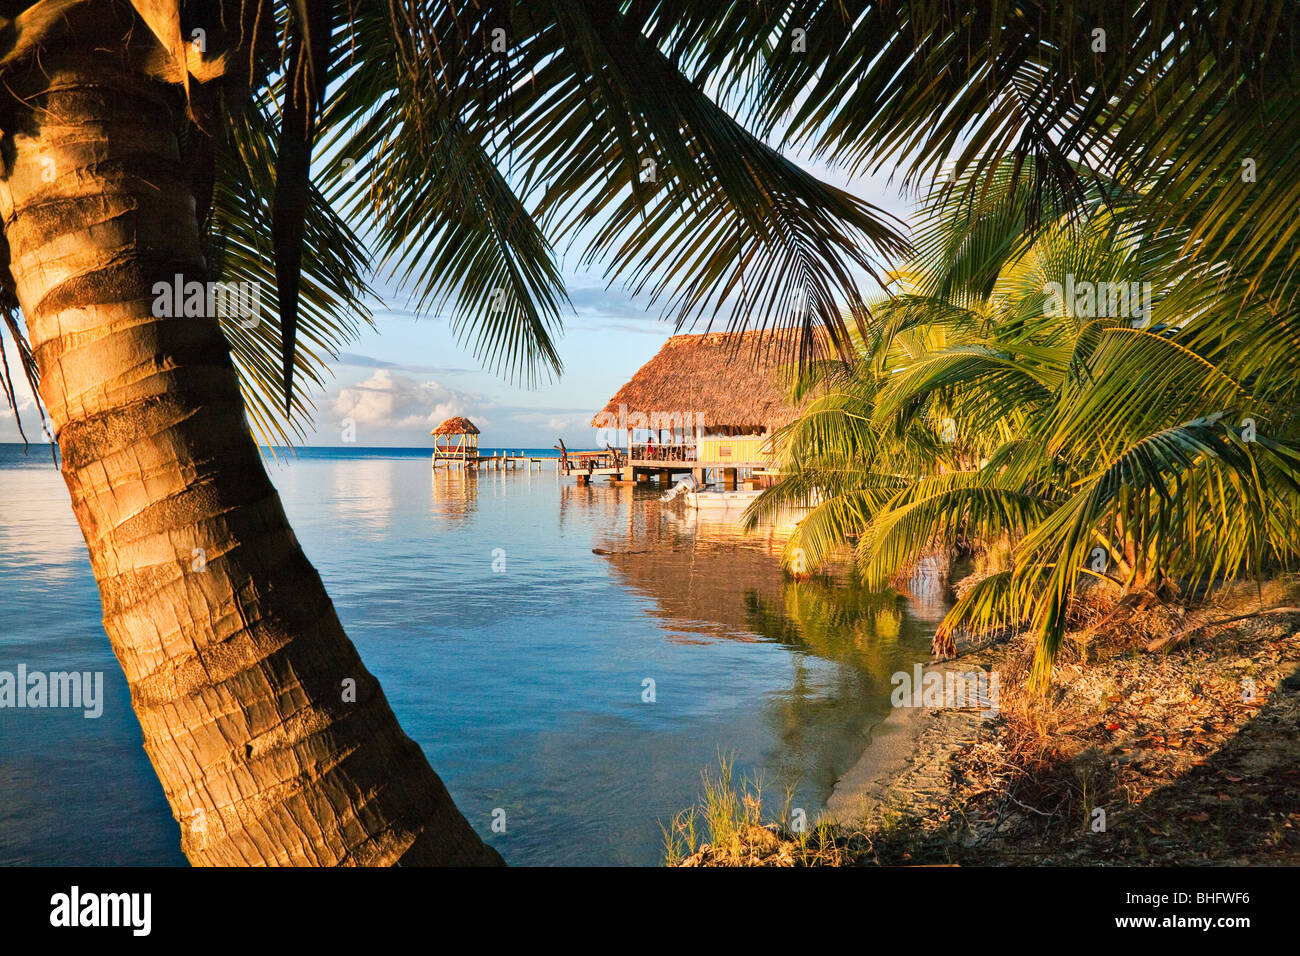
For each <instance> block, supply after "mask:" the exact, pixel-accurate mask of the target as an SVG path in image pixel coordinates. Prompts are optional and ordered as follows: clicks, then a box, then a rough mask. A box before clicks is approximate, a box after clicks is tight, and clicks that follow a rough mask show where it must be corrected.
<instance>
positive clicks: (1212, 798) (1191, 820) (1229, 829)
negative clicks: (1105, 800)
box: [1085, 664, 1300, 865]
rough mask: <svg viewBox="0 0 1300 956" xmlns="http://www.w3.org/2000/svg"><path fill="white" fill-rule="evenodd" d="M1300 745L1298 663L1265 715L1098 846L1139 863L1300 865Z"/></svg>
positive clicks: (1121, 818)
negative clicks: (1299, 754) (1299, 753)
mask: <svg viewBox="0 0 1300 956" xmlns="http://www.w3.org/2000/svg"><path fill="white" fill-rule="evenodd" d="M1298 741H1300V664H1294V665H1293V666H1292V668H1291V671H1290V673H1289V674H1288V675H1287V676H1286V677H1285V678H1283V679H1282V680H1279V681H1278V685H1277V688H1276V689H1275V690H1274V692H1273V693H1272V694H1271V695H1270V696H1269V698H1268V700H1267V702H1266V703H1265V704H1264V705H1263V706H1262V707H1261V708H1260V709H1259V712H1258V713H1256V714H1255V716H1254V717H1252V718H1251V719H1250V720H1249V721H1247V722H1246V723H1245V724H1244V725H1243V726H1242V727H1241V728H1240V729H1239V730H1238V731H1237V732H1236V733H1235V734H1233V735H1232V736H1231V737H1230V738H1228V740H1227V741H1226V742H1225V743H1224V744H1223V746H1222V747H1220V748H1219V749H1218V750H1216V751H1214V752H1213V753H1212V754H1210V755H1209V756H1208V757H1207V758H1206V759H1205V760H1204V761H1203V762H1202V763H1201V764H1200V765H1199V766H1194V767H1192V768H1191V769H1190V770H1189V771H1188V772H1186V773H1184V774H1182V775H1181V776H1179V777H1178V778H1177V779H1175V780H1174V781H1172V782H1171V783H1169V784H1168V785H1167V786H1164V787H1161V788H1160V789H1159V790H1156V791H1154V792H1152V793H1151V794H1149V795H1148V796H1147V797H1146V798H1145V799H1143V800H1142V801H1141V802H1140V803H1138V804H1136V805H1134V806H1132V807H1129V808H1125V809H1121V810H1117V812H1116V813H1114V814H1113V815H1112V817H1111V823H1112V826H1111V828H1110V832H1109V834H1107V835H1109V836H1110V837H1111V841H1110V842H1111V845H1110V846H1109V847H1097V848H1096V849H1097V850H1101V851H1102V854H1104V856H1105V857H1111V856H1119V857H1120V858H1122V859H1123V860H1124V861H1126V862H1132V863H1141V862H1146V861H1151V862H1158V863H1170V864H1173V863H1179V864H1192V865H1194V864H1198V863H1200V864H1207V863H1215V864H1230V863H1252V864H1268V863H1295V862H1297V861H1300V761H1298V760H1297V743H1298ZM1100 835H1101V834H1091V833H1090V834H1087V836H1086V837H1085V840H1086V839H1087V837H1091V836H1100ZM1094 852H1096V851H1094ZM1090 855H1092V854H1090Z"/></svg>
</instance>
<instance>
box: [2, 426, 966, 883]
mask: <svg viewBox="0 0 1300 956" xmlns="http://www.w3.org/2000/svg"><path fill="white" fill-rule="evenodd" d="M517 450H518V449H511V451H517ZM547 452H548V453H552V454H553V452H550V451H549V449H548V450H547ZM539 453H540V452H539ZM269 469H270V472H271V475H272V477H273V479H274V481H275V483H276V485H277V486H278V488H279V490H280V494H281V496H282V497H283V499H284V503H285V508H286V510H287V511H288V513H289V517H290V520H291V521H292V523H293V526H294V529H295V530H296V532H297V534H298V537H299V539H300V540H301V542H302V544H303V547H304V548H305V549H306V551H307V554H308V556H309V557H310V558H311V559H312V560H313V562H314V563H315V564H316V567H317V568H318V569H319V571H320V573H321V576H322V577H323V579H324V581H325V585H326V588H327V589H328V590H329V592H330V594H331V596H332V597H333V599H334V602H335V605H336V607H337V608H338V612H339V615H340V617H341V618H342V620H343V623H344V626H345V627H346V628H347V630H348V633H349V635H350V636H351V638H352V640H353V641H354V642H355V643H356V644H357V646H358V648H359V650H360V652H361V656H362V658H363V659H364V660H365V662H366V664H367V666H368V667H369V669H370V670H371V671H372V672H373V673H374V674H375V675H376V676H377V677H378V678H379V680H380V681H381V683H382V684H383V687H384V690H385V692H386V694H387V695H388V698H389V700H390V701H391V703H392V705H393V707H394V709H395V710H396V711H397V715H398V717H399V719H400V720H401V722H402V726H403V727H404V728H405V730H406V732H407V733H408V734H409V735H410V736H411V737H412V738H414V739H415V740H417V741H419V743H420V744H421V745H422V746H423V747H424V749H425V752H426V753H427V754H428V756H429V760H430V762H431V763H432V764H433V766H434V768H435V769H436V770H437V771H438V773H439V774H440V775H441V776H442V778H443V779H444V781H446V783H447V786H448V788H449V789H450V790H451V793H452V795H453V796H454V797H455V799H456V802H457V803H458V805H459V806H460V807H461V809H462V810H463V811H464V813H465V815H466V816H467V817H468V818H469V820H470V822H471V823H472V824H473V825H474V826H475V827H476V828H477V829H478V830H479V832H480V833H482V834H483V836H484V837H485V838H486V839H488V840H489V841H490V842H491V843H492V844H493V845H494V846H496V847H497V848H498V849H499V850H500V851H501V853H502V854H503V855H504V856H505V858H506V859H507V860H508V861H509V862H512V863H520V864H582V863H587V864H656V863H658V862H659V861H660V859H661V858H662V835H661V832H660V824H661V823H662V822H665V821H667V820H668V819H669V818H670V817H671V816H672V815H673V814H674V813H675V812H676V811H678V810H680V809H682V808H683V807H686V806H688V805H690V804H691V803H693V802H694V801H695V800H696V799H697V797H698V794H699V784H700V772H701V771H702V770H703V769H705V768H706V767H716V765H717V762H718V757H719V754H730V755H733V756H734V758H735V762H736V766H737V769H738V770H739V771H742V772H748V773H754V774H761V775H762V777H763V778H764V780H765V781H766V791H767V793H768V795H769V797H770V798H771V801H772V804H773V806H774V808H779V807H780V806H781V805H782V804H784V803H785V791H786V788H787V787H788V788H791V789H792V790H793V794H794V796H793V799H792V804H791V805H792V806H795V807H803V808H805V810H806V812H807V814H808V816H809V818H812V816H813V815H814V813H815V812H816V810H817V809H819V808H820V807H821V805H822V802H823V801H824V800H825V798H826V796H827V795H828V794H829V792H830V790H831V788H832V786H833V785H834V782H835V780H836V779H837V777H838V776H839V775H840V774H842V773H843V772H844V771H845V770H847V769H848V768H849V767H850V766H852V765H853V763H854V762H855V761H856V760H857V758H858V757H859V756H860V754H861V751H862V748H863V746H864V745H865V743H866V740H867V735H868V733H869V731H870V728H871V727H872V726H873V725H874V724H875V723H876V722H878V721H879V720H880V719H882V718H883V716H884V715H885V714H886V713H887V711H888V708H889V702H888V697H889V689H890V685H889V675H890V674H892V673H894V672H895V671H897V670H903V669H907V668H910V665H911V664H912V663H913V662H914V661H918V660H923V659H925V658H926V656H927V652H928V647H929V637H930V634H931V633H932V631H933V628H934V626H935V624H936V623H937V621H938V619H939V617H941V616H942V612H943V610H944V605H943V604H942V603H941V602H940V601H938V600H934V601H928V602H924V601H916V600H903V599H902V598H897V597H885V596H878V595H870V594H865V593H862V592H859V591H857V590H854V589H851V588H848V587H842V586H830V585H827V584H824V583H818V582H804V583H795V582H791V581H788V580H786V578H785V577H784V575H783V574H782V572H781V571H780V568H779V563H778V555H779V552H780V547H781V538H780V535H779V534H778V533H777V532H776V531H774V530H763V531H760V532H758V533H757V534H755V535H752V536H741V535H739V534H738V533H737V532H735V531H734V530H732V528H731V527H730V525H729V524H728V523H727V522H725V521H723V520H720V519H710V520H706V521H704V522H701V521H699V520H697V519H696V518H694V517H693V516H692V515H691V514H690V513H689V512H684V511H682V510H681V508H680V505H678V506H667V505H663V504H661V503H660V502H659V501H658V500H657V497H658V494H657V491H655V490H654V489H648V488H636V489H633V488H626V487H610V486H607V485H605V484H603V483H598V484H596V485H593V486H591V487H578V486H577V485H576V484H574V483H573V482H572V481H570V480H566V479H559V478H557V476H556V475H555V473H554V471H553V470H551V469H549V468H548V469H547V470H545V471H542V472H540V473H539V472H536V471H533V472H528V471H523V470H519V471H484V472H479V473H477V474H475V473H473V472H471V473H470V474H468V475H466V474H463V473H461V472H460V471H459V470H453V471H451V472H445V471H441V470H440V471H439V472H438V473H436V474H434V473H431V470H430V467H429V458H428V453H427V451H426V450H423V449H412V450H401V449H358V448H347V449H308V450H305V451H304V452H302V453H301V454H300V455H299V456H298V457H296V458H295V457H290V456H284V455H282V456H281V457H280V458H279V459H278V460H275V461H271V463H270V464H269ZM0 488H2V489H3V494H0V670H8V671H14V670H15V669H16V666H17V664H19V663H23V664H26V665H27V668H28V670H29V672H30V671H35V670H46V671H49V670H69V669H77V670H90V671H96V670H102V671H103V672H104V680H105V698H106V700H105V704H104V714H103V716H102V717H101V718H99V719H85V718H84V717H83V716H82V714H81V712H80V711H73V710H53V709H46V710H15V709H7V708H6V709H0V863H35V864H60V863H68V864H183V863H184V858H183V857H182V856H181V854H180V851H179V831H178V829H177V827H176V825H175V823H174V821H173V820H172V818H171V814H170V810H169V809H168V807H167V805H166V802H165V801H164V800H163V797H162V792H161V788H160V787H159V785H158V783H157V780H156V779H155V778H154V775H153V772H152V769H151V768H150V766H149V763H148V761H147V759H146V757H145V755H144V752H143V750H142V748H141V739H140V731H139V727H138V725H137V723H136V720H135V717H134V715H133V714H132V712H131V709H130V701H129V695H128V693H127V690H126V685H125V680H124V679H123V678H122V676H121V673H120V671H119V670H118V669H117V665H116V661H115V659H114V658H113V655H112V652H111V650H110V648H109V646H108V641H107V638H106V637H105V636H104V633H103V629H102V627H101V625H100V619H99V616H100V610H99V601H98V596H97V593H96V590H95V586H94V581H93V579H92V577H91V574H90V568H89V564H88V562H87V560H86V555H85V546H84V544H83V542H82V539H81V535H80V532H79V531H78V529H77V526H76V524H75V522H74V520H73V517H72V513H71V509H70V508H69V506H68V500H67V492H66V489H65V488H64V486H63V482H62V479H61V478H60V476H59V474H58V472H57V471H56V470H55V469H54V467H53V466H52V465H51V463H50V459H49V454H48V450H47V449H44V448H41V449H35V448H34V449H33V451H32V452H31V453H30V454H29V455H28V456H27V457H24V456H23V455H22V453H21V448H20V447H19V446H4V445H0ZM593 549H599V550H602V551H608V552H616V553H614V554H597V553H593ZM647 681H653V685H649V684H647V683H646V682H647ZM651 686H653V692H654V693H653V697H654V700H653V702H650V701H649V700H648V699H647V698H648V697H649V696H650V694H649V693H648V688H650V687H651ZM496 810H503V811H504V812H505V823H506V832H505V833H494V832H493V831H492V821H493V813H494V811H496ZM499 816H500V814H498V817H499Z"/></svg>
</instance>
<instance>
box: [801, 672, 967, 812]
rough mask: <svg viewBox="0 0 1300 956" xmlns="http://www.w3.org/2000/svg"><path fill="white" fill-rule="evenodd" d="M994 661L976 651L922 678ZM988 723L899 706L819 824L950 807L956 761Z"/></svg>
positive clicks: (962, 714)
mask: <svg viewBox="0 0 1300 956" xmlns="http://www.w3.org/2000/svg"><path fill="white" fill-rule="evenodd" d="M992 659H993V655H991V654H989V653H988V652H975V653H971V654H967V655H964V656H962V657H958V658H956V659H954V660H951V661H945V662H941V663H936V664H927V665H925V667H924V670H923V673H925V674H931V673H939V674H943V673H947V672H949V671H952V672H968V671H971V670H972V669H974V668H976V667H983V666H986V665H987V664H988V663H989V662H990V661H991V660H992ZM988 719H989V718H987V717H985V716H984V715H982V714H981V713H979V712H977V711H971V710H952V709H945V708H933V707H895V708H894V709H893V710H891V711H890V713H889V716H888V717H886V718H885V719H884V720H883V721H882V722H881V723H879V724H877V725H876V726H875V727H873V728H872V730H871V739H870V740H869V741H868V743H867V746H866V749H865V750H863V752H862V756H861V757H859V758H858V762H857V763H856V764H854V765H853V766H852V767H851V768H850V769H849V770H848V771H847V772H846V773H845V774H844V775H843V776H842V777H840V779H839V780H837V781H836V783H835V788H834V790H832V791H831V795H830V796H829V797H828V798H827V800H826V809H825V810H824V811H823V813H822V815H821V817H820V819H821V820H823V821H825V822H829V823H835V824H839V825H841V826H855V825H860V824H861V823H862V822H863V821H864V820H872V819H877V818H879V817H880V816H882V815H885V814H903V815H914V816H915V815H921V814H924V813H925V812H926V811H928V810H930V809H934V808H935V807H937V806H939V805H942V804H944V803H946V802H947V795H948V792H949V788H948V786H947V777H948V773H949V763H950V761H951V759H952V756H953V754H954V753H956V752H957V751H958V750H959V749H960V748H962V747H964V746H967V745H969V744H971V743H973V742H974V741H975V738H976V736H977V734H978V733H979V729H980V728H981V727H982V726H984V725H985V724H986V723H987V721H988Z"/></svg>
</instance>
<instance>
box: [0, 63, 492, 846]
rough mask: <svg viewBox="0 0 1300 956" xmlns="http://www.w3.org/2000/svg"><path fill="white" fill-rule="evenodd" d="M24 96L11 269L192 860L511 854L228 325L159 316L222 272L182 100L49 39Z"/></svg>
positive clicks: (102, 584) (107, 603)
mask: <svg viewBox="0 0 1300 956" xmlns="http://www.w3.org/2000/svg"><path fill="white" fill-rule="evenodd" d="M18 92H20V93H21V94H23V97H24V98H23V103H24V106H25V107H28V108H25V109H23V111H22V112H21V115H19V116H18V117H16V118H15V119H14V120H11V121H10V122H9V123H6V124H5V126H6V129H5V132H6V133H7V134H8V135H6V136H5V140H4V159H5V172H6V176H5V178H4V180H3V183H0V213H2V214H3V216H4V234H5V237H6V239H7V240H8V244H9V251H10V257H11V272H12V276H13V279H14V281H15V283H16V287H17V295H18V299H19V302H20V304H21V306H22V310H23V314H24V316H25V318H26V322H27V329H28V333H29V335H30V338H31V343H32V346H33V348H34V351H35V356H36V359H37V363H38V366H39V370H40V392H41V398H42V400H43V401H44V403H45V406H46V408H47V409H48V411H49V414H50V417H51V419H52V421H53V423H54V426H55V433H56V435H57V438H58V443H59V448H60V450H61V452H62V470H63V476H64V479H65V480H66V482H67V485H68V490H69V492H70V493H71V496H72V505H73V509H74V510H75V512H76V516H77V520H78V522H79V523H80V525H81V529H82V532H83V533H84V534H85V538H86V545H87V547H88V549H89V551H90V560H91V566H92V568H93V570H94V573H95V578H96V580H97V581H98V584H99V590H100V596H101V599H102V602H103V609H104V628H105V630H106V631H107V632H108V636H109V639H110V640H111V642H112V645H113V650H114V651H115V653H116V654H117V658H118V660H119V661H120V662H121V665H122V669H123V671H125V673H126V677H127V680H128V682H129V684H130V688H131V700H132V705H133V707H134V709H135V712H136V715H137V716H138V718H139V720H140V725H141V728H142V729H143V732H144V746H145V750H146V751H147V752H148V754H149V759H150V760H151V761H152V762H153V766H154V768H155V770H156V771H157V773H158V777H159V779H160V780H161V781H162V785H163V789H164V791H165V792H166V795H167V800H168V802H169V803H170V804H171V807H172V811H173V813H174V814H175V816H176V818H177V820H178V821H179V822H180V825H181V833H182V845H183V848H184V850H185V853H186V855H187V856H188V857H189V859H190V860H191V861H192V862H193V863H195V864H209V865H210V864H219V865H241V864H283V865H351V864H355V865H388V864H406V865H409V864H432V863H445V864H480V863H499V862H500V857H499V856H498V855H497V854H496V852H495V851H494V850H492V849H491V848H490V847H488V846H486V845H485V844H484V843H483V842H482V841H481V840H480V839H479V837H478V835H477V834H476V833H475V832H474V830H473V828H472V827H470V825H469V823H468V822H467V821H466V820H465V818H464V817H463V816H461V814H460V813H459V812H458V811H457V809H456V807H455V805H454V804H453V803H452V800H451V797H450V796H449V795H448V793H447V790H446V788H445V787H444V786H443V784H442V782H441V781H440V780H439V779H438V776H437V775H436V774H435V773H434V772H433V770H432V769H431V768H430V767H429V764H428V762H427V761H426V759H425V756H424V754H423V752H422V751H421V750H420V748H419V746H418V745H416V744H415V743H414V742H413V741H412V740H410V739H409V738H408V737H407V736H406V735H405V734H404V733H403V732H402V730H401V728H400V727H399V726H398V723H397V720H396V718H395V717H394V715H393V712H392V710H391V709H390V707H389V705H388V702H387V700H386V699H385V698H384V695H383V692H382V691H381V690H380V687H379V684H378V682H377V681H376V680H375V679H374V678H373V677H372V676H371V675H370V674H369V673H367V672H366V669H365V668H364V667H363V666H362V664H361V661H360V659H359V658H358V656H357V653H356V650H355V649H354V648H353V646H352V644H351V642H350V641H349V640H348V638H347V636H346V635H345V634H344V633H343V629H342V627H341V626H340V624H339V621H338V617H337V616H336V614H335V612H334V608H333V605H332V604H331V603H330V600H329V598H328V596H327V595H326V594H325V590H324V588H323V586H322V584H321V580H320V577H319V575H318V574H317V573H316V571H315V569H314V568H313V567H312V566H311V564H310V563H309V562H308V561H307V559H306V557H305V556H304V554H303V552H302V550H301V548H300V547H299V545H298V542H297V540H296V538H295V537H294V534H293V531H292V529H291V528H290V527H289V524H288V522H287V520H286V518H285V514H284V511H283V509H282V507H281V504H280V500H279V497H278V496H277V494H276V492H275V490H274V488H273V487H272V485H271V482H270V480H269V479H268V478H267V475H266V471H265V469H264V468H263V466H262V462H261V460H260V458H259V454H258V451H257V448H256V446H255V445H254V443H253V440H252V438H251V436H250V434H249V431H248V427H247V422H246V419H245V416H244V407H243V402H242V399H241V396H240V392H239V383H238V381H237V379H236V375H235V371H234V368H233V366H232V364H231V361H230V356H229V351H228V348H227V345H226V342H225V340H224V338H223V336H222V334H221V331H220V328H219V325H218V323H217V321H216V319H214V318H213V317H211V316H193V317H177V318H160V317H156V316H155V315H154V314H153V311H154V309H153V305H154V298H155V296H154V293H153V287H154V284H155V283H156V282H159V281H165V282H168V283H171V282H172V280H173V277H174V276H175V275H176V274H177V273H180V274H183V275H184V276H185V277H186V278H187V279H196V280H199V281H202V280H204V279H205V278H206V276H205V275H204V263H203V259H202V256H201V255H200V246H199V234H198V224H197V222H196V219H195V210H194V203H193V200H192V198H191V195H190V192H189V189H188V187H187V185H186V184H187V180H188V171H187V170H186V169H184V168H183V164H182V163H181V161H180V155H179V149H178V145H177V139H176V135H175V132H174V131H175V129H176V128H177V125H178V124H177V121H176V120H177V113H178V110H183V109H184V108H185V107H184V102H183V100H182V99H180V96H181V94H180V93H179V92H178V91H177V90H176V88H174V87H169V86H167V85H165V84H162V83H159V82H155V81H152V80H149V79H147V78H144V77H142V76H140V75H137V74H135V73H134V72H133V71H132V70H131V69H130V68H129V67H128V66H127V65H126V63H125V57H124V56H123V55H120V54H114V53H111V52H108V51H105V50H102V49H101V50H98V51H96V52H93V53H91V52H85V51H81V52H77V51H71V52H68V53H64V54H59V53H57V52H53V53H51V54H50V55H49V56H43V57H42V58H41V62H40V64H39V68H38V69H35V70H33V71H32V74H31V76H30V77H29V78H28V79H27V80H26V81H25V83H24V84H23V85H22V86H21V87H20V89H19V90H18ZM11 123H16V127H14V128H10V126H11ZM352 681H354V682H355V685H354V686H355V694H351V693H349V692H348V688H349V686H351V685H350V684H349V682H352Z"/></svg>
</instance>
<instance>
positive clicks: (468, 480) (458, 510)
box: [429, 468, 479, 519]
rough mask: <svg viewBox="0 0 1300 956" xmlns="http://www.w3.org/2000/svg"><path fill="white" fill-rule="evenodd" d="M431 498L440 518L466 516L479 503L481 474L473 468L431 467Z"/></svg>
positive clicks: (434, 510) (436, 515) (434, 509)
mask: <svg viewBox="0 0 1300 956" xmlns="http://www.w3.org/2000/svg"><path fill="white" fill-rule="evenodd" d="M429 470H430V471H431V472H432V475H433V477H432V481H431V486H430V496H431V497H430V500H431V501H432V503H433V507H432V511H433V514H434V516H435V517H438V518H453V519H454V518H464V517H466V516H468V515H469V514H471V513H473V512H474V510H475V509H476V507H477V505H478V483H479V476H478V473H477V472H476V471H475V469H472V468H430V469H429Z"/></svg>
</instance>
